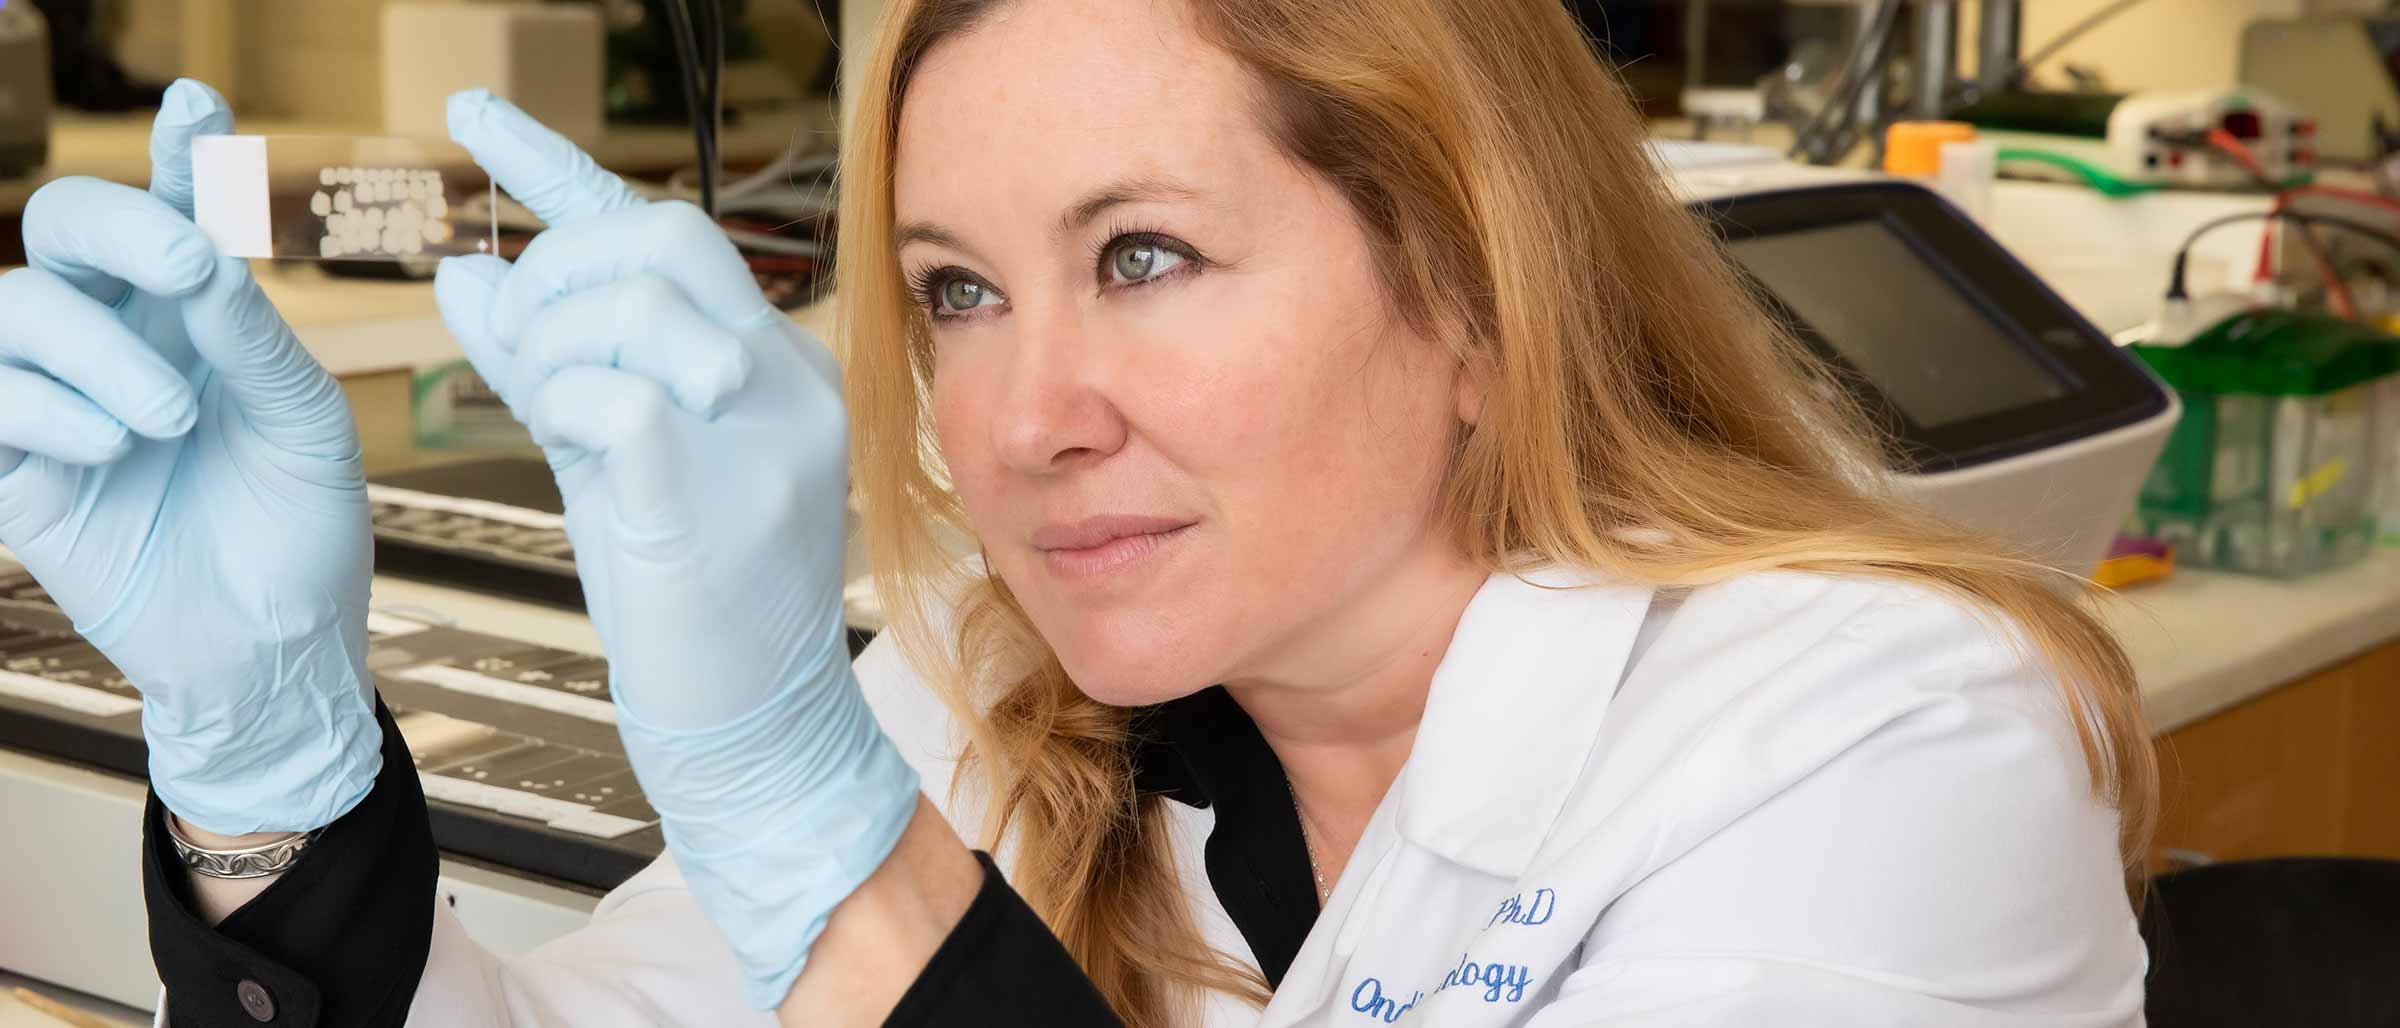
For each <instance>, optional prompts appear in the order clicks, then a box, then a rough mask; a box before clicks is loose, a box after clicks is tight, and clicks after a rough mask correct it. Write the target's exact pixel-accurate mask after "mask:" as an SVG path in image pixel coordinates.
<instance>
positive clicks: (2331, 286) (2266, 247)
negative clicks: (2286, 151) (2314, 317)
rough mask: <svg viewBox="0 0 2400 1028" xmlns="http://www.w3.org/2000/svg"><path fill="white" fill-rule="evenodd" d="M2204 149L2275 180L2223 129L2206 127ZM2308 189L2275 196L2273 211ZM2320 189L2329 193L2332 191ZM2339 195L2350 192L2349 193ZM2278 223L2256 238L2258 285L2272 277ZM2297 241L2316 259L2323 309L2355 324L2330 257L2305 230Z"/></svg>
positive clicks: (2351, 302) (2353, 303) (2351, 303)
mask: <svg viewBox="0 0 2400 1028" xmlns="http://www.w3.org/2000/svg"><path fill="white" fill-rule="evenodd" d="M2208 145H2210V146H2213V147H2216V148H2217V149H2219V150H2222V151H2224V152H2225V154H2226V155H2227V156H2229V157H2232V158H2233V160H2234V162H2235V163H2237V164H2240V165H2241V166H2242V169H2243V170H2244V171H2247V172H2249V173H2250V174H2251V175H2253V176H2255V177H2256V178H2258V180H2259V181H2262V182H2272V181H2274V180H2275V177H2274V176H2272V175H2269V174H2267V166H2266V164H2265V163H2263V162H2261V161H2260V160H2259V159H2258V155H2257V154H2255V153H2252V152H2250V147H2248V146H2247V145H2244V144H2243V142H2242V141H2241V140H2239V139H2236V138H2234V135H2233V133H2231V132H2227V131H2225V127H2224V126H2222V125H2212V126H2210V127H2209V130H2208ZM2310 188H2313V187H2308V186H2302V187H2299V188H2298V189H2287V190H2284V191H2283V192H2281V193H2277V194H2276V195H2275V206H2274V208H2273V209H2274V211H2275V212H2276V213H2278V214H2281V213H2282V212H2283V211H2284V209H2285V208H2287V207H2289V206H2290V205H2291V198H2292V195H2293V194H2294V193H2298V192H2300V191H2301V190H2303V189H2310ZM2324 188H2327V189H2331V188H2332V187H2324ZM2342 192H2350V190H2343V191H2342ZM2281 221H2282V219H2280V218H2277V219H2269V221H2268V224H2267V230H2266V231H2265V232H2264V233H2261V234H2260V236H2259V240H2258V267H2257V269H2256V270H2255V271H2254V272H2253V273H2252V274H2253V276H2254V277H2255V278H2256V279H2257V280H2259V281H2262V282H2263V281H2266V280H2268V279H2272V278H2274V277H2275V226H2276V225H2278V224H2280V223H2281ZM2300 238H2301V239H2302V240H2303V241H2305V242H2306V243H2307V244H2308V247H2309V253H2310V255H2311V256H2314V257H2315V258H2316V261H2317V271H2318V272H2319V273H2320V275H2322V277H2323V278H2324V280H2325V303H2326V305H2327V306H2330V307H2332V308H2333V313H2334V314H2335V315H2337V316H2339V317H2340V318H2342V319H2343V320H2344V321H2354V320H2357V318H2358V301H2357V300H2355V299H2353V298H2352V297H2351V296H2350V287H2349V286H2348V285H2346V284H2344V283H2343V282H2342V276H2341V273H2340V272H2338V271H2335V270H2334V267H2333V255H2332V254H2330V253H2327V252H2325V249H2324V247H2323V245H2322V244H2320V243H2319V242H2318V241H2317V237H2316V236H2315V235H2313V234H2311V233H2310V232H2308V231H2307V229H2306V227H2305V226H2303V227H2302V230H2301V232H2300Z"/></svg>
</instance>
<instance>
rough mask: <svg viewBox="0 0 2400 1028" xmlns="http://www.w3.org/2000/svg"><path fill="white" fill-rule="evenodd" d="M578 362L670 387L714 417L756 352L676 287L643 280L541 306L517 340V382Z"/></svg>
mask: <svg viewBox="0 0 2400 1028" xmlns="http://www.w3.org/2000/svg"><path fill="white" fill-rule="evenodd" d="M578 364H588V365H594V366H598V367H604V368H617V369H620V370H623V371H629V372H632V373H634V374H637V375H640V376H642V377H644V378H648V379H650V380H652V381H654V382H657V383H658V384H659V385H661V386H664V387H665V388H666V390H667V393H668V395H670V396H672V397H674V398H675V402H676V403H677V404H678V405H680V406H681V407H683V409H685V410H687V411H690V412H692V413H694V414H698V415H700V416H701V417H703V418H714V417H716V413H717V410H718V408H719V406H720V405H721V404H723V403H724V401H725V399H726V398H727V397H730V396H732V395H733V393H734V392H735V391H736V390H738V389H740V388H741V387H742V383H743V382H744V381H746V380H748V378H749V375H750V351H749V350H747V349H744V348H743V346H742V341H741V340H740V339H738V338H736V337H735V336H734V335H733V334H732V333H731V332H728V331H726V330H725V329H724V327H723V326H720V325H718V324H717V323H716V322H714V321H710V320H709V319H708V317H707V316H706V315H703V314H701V313H700V312H699V311H697V310H694V309H693V308H692V304H691V301H689V300H687V299H685V298H684V295H683V292H682V291H681V290H679V289H677V288H675V285H674V283H671V282H669V281H667V280H666V279H664V278H660V277H658V276H657V275H638V276H635V277H633V278H629V279H624V280H621V281H617V282H611V283H609V284H607V285H603V286H599V287H597V288H593V289H586V290H584V291H582V292H579V293H571V294H568V295H567V296H566V297H564V298H562V299H560V300H559V301H558V302H556V303H553V304H551V305H549V306H548V307H544V308H542V310H541V312H540V313H539V314H536V315H535V316H534V319H533V324H532V325H530V326H528V327H527V328H526V330H525V336H524V338H523V339H520V340H518V342H517V369H516V381H517V382H519V383H537V382H541V381H544V380H546V379H548V378H549V377H550V376H551V375H553V374H556V373H557V372H558V371H559V370H560V369H562V368H565V367H568V366H571V365H578Z"/></svg>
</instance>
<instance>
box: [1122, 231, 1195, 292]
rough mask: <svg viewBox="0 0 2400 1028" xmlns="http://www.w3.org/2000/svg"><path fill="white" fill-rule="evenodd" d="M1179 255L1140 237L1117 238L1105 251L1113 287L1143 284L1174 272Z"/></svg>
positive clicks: (1180, 260) (1179, 258)
mask: <svg viewBox="0 0 2400 1028" xmlns="http://www.w3.org/2000/svg"><path fill="white" fill-rule="evenodd" d="M1184 260H1185V258H1184V256H1183V255H1182V254H1179V253H1176V252H1175V251H1173V250H1170V249H1167V248H1166V247H1163V246H1160V245H1158V244H1157V243H1155V242H1153V241H1151V240H1149V239H1145V238H1140V237H1132V238H1124V239H1119V240H1118V241H1117V242H1116V243H1115V244H1113V245H1111V246H1110V247H1109V248H1108V260H1107V268H1108V276H1109V281H1110V282H1111V283H1113V284H1116V285H1131V284H1133V283H1136V282H1144V281H1148V280H1150V279H1153V278H1157V277H1158V276H1160V275H1163V274H1166V273H1167V272H1169V271H1172V270H1174V269H1175V268H1176V267H1177V266H1179V265H1181V264H1182V263H1183V262H1184Z"/></svg>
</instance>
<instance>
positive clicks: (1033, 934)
mask: <svg viewBox="0 0 2400 1028" xmlns="http://www.w3.org/2000/svg"><path fill="white" fill-rule="evenodd" d="M975 859H976V860H978V861H980V862H981V863H982V864H983V887H982V888H981V889H979V890H977V891H976V893H975V902H974V903H973V904H971V905H969V906H968V907H967V913H966V916H965V917H962V918H960V919H959V922H958V926H957V927H955V928H952V929H951V930H950V936H949V938H946V939H944V940H942V948H940V949H938V950H935V951H934V954H933V960H932V962H930V963H928V964H926V965H925V970H924V972H923V973H920V974H919V975H917V980H916V981H915V982H914V983H912V984H911V985H910V986H909V987H908V992H907V993H905V994H903V995H902V996H901V997H900V1005H899V1006H897V1007H894V1008H893V1009H892V1016H891V1017H890V1018H888V1019H886V1020H885V1021H884V1022H883V1024H884V1028H933V1026H946V1025H961V1024H974V1025H988V1026H995V1028H1010V1026H1016V1025H1024V1026H1037V1025H1038V1026H1042V1028H1124V1022H1123V1021H1120V1020H1118V1019H1117V1015H1116V1014H1115V1013H1113V1012H1111V1011H1110V1010H1109V1009H1108V1002H1107V1001H1106V1000H1103V999H1101V998H1100V991H1099V990H1098V989H1096V988H1094V987H1093V986H1092V980H1091V979H1090V978H1087V977H1085V976H1084V973H1083V969H1082V968H1081V967H1078V966H1076V964H1075V959H1074V958H1073V957H1070V956H1068V955H1067V948H1066V947H1065V946H1064V945H1061V944H1060V943H1059V941H1058V937H1057V936H1055V935H1052V934H1051V933H1050V926H1049V925H1046V924H1043V923H1042V919H1041V918H1040V917H1038V916H1036V915H1035V914H1034V912H1033V908H1032V907H1028V906H1026V905H1025V900H1024V899H1023V898H1022V897H1020V896H1018V895H1017V891H1016V890H1015V889H1012V888H1010V887H1009V885H1008V881H1007V880H1006V879H1004V878H1002V877H1001V876H1000V869H999V868H998V867H996V866H994V865H993V864H992V858H991V857H990V856H988V855H985V854H983V853H977V854H975Z"/></svg>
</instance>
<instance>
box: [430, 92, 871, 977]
mask: <svg viewBox="0 0 2400 1028" xmlns="http://www.w3.org/2000/svg"><path fill="white" fill-rule="evenodd" d="M449 115H450V134H451V136H452V137H453V138H455V139H457V140H458V142H459V143H460V144H462V145H464V146H465V147H467V149H468V150H470V151H472V152H473V153H474V155H475V159H476V161H477V162H478V163H480V164H482V165H483V167H484V168H485V169H486V170H488V171H490V172H491V173H492V176H493V178H495V179H496V180H498V181H499V183H500V185H501V186H502V187H503V188H505V189H507V190H508V192H509V194H510V195H511V196H513V197H515V198H516V199H517V200H518V201H519V202H521V203H524V204H525V205H526V206H527V207H529V208H531V209H532V210H533V211H534V212H535V213H536V214H538V215H540V216H541V217H542V218H543V219H544V220H545V221H548V222H549V223H550V225H551V228H550V229H549V231H547V232H544V233H543V234H542V235H541V236H539V237H538V238H536V239H534V241H533V243H532V244H531V245H530V246H528V247H526V250H525V253H524V254H523V256H521V257H520V258H519V259H518V260H517V262H516V264H515V265H514V266H513V267H512V266H510V265H509V264H507V263H505V262H503V261H501V260H499V259H498V258H496V257H486V256H473V257H456V258H451V259H449V260H446V261H444V262H443V263H442V268H441V273H440V276H439V278H437V279H436V281H435V292H436V295H437V296H438V298H439V300H440V303H441V309H442V316H443V318H444V319H445V320H446V321H447V322H448V323H449V325H450V330H451V331H452V332H453V333H455V334H456V335H457V336H458V339H459V342H460V344H461V345H462V346H464V347H465V349H466V351H467V356H468V358H469V359H470V360H472V361H473V362H474V364H475V367H476V369H477V370H478V371H479V372H481V373H482V375H483V377H484V379H485V380H486V381H487V382H489V383H490V384H491V385H492V387H493V388H494V389H495V390H497V391H498V392H499V393H500V396H501V398H502V399H503V400H505V401H506V402H507V403H508V405H509V407H510V409H511V410H513V411H515V412H516V413H517V416H518V417H519V419H521V420H523V421H524V422H525V423H526V425H527V426H528V427H529V428H531V429H532V431H533V437H534V440H535V441H536V442H538V443H540V444H541V446H542V448H543V450H544V452H546V453H547V454H548V455H549V459H550V466H551V468H552V470H554V471H555V472H556V473H557V476H558V486H559V492H560V493H561V494H562V495H563V496H564V497H565V499H566V518H567V535H568V537H569V538H570V539H571V540H572V541H573V543H574V545H575V563H576V569H577V572H578V573H579V574H580V575H581V576H582V579H583V586H584V596H585V598H586V601H587V602H588V604H589V605H590V609H591V615H592V622H593V625H594V627H596V628H597V629H598V630H599V633H600V640H601V643H602V645H603V646H604V647H605V648H606V650H607V652H608V658H609V668H610V678H611V683H610V685H611V688H612V690H613V691H614V692H615V695H616V703H617V727H618V730H619V732H620V733H621V734H622V735H623V736H624V738H625V749H626V752H627V754H628V755H629V756H630V757H631V758H632V761H633V769H634V773H635V774H636V776H637V777H639V778H640V780H641V783H642V790H643V792H644V793H646V794H647V795H648V797H649V799H650V804H651V806H653V807H654V808H656V809H657V810H658V812H659V815H660V817H661V819H662V820H663V822H664V827H665V829H666V836H667V842H668V845H669V846H670V847H671V848H672V850H673V852H674V854H675V858H676V861H677V863H678V864H680V865H681V867H682V869H683V873H684V877H685V878H686V879H687V880H688V881H689V882H690V884H691V888H692V894H693V896H694V897H695V898H697V899H698V900H699V902H700V905H701V908H702V909H703V910H705V911H706V912H707V913H708V915H709V917H710V919H711V920H712V921H714V922H715V923H716V925H717V927H718V929H719V930H721V931H723V932H724V933H725V935H726V937H727V939H728V940H729V941H730V942H731V943H732V945H733V948H734V952H735V954H736V955H737V956H738V957H739V958H740V960H741V963H742V968H743V971H744V974H745V979H746V981H745V990H744V995H745V997H746V998H747V999H748V1000H749V1002H750V1003H751V1005H753V1006H756V1007H759V1008H761V1009H766V1008H771V1007H773V1006H775V1005H776V1004H778V1003H780V1002H782V1000H783V997H784V994H785V993H786V992H787V991H789V989H790V988H791V984H792V980H793V979H794V978H796V977H798V975H799V973H800V970H801V967H802V965H803V963H804V962H805V960H806V957H807V954H808V948H809V946H810V945H811V944H812V943H813V942H814V941H815V940H816V938H817V936H818V935H819V934H820V933H821V932H823V930H824V927H825V922H826V919H827V918H828V917H829V916H830V915H831V914H832V912H833V909H834V907H835V906H837V905H839V904H840V903H841V901H842V900H843V899H844V898H846V897H848V896H849V895H850V893H851V892H852V891H854V890H855V889H857V887H858V886H859V884H860V883H861V882H864V881H865V880H866V878H867V876H868V875H870V874H872V873H873V872H874V871H875V869H876V868H877V867H878V866H880V865H881V864H882V863H883V860H884V858H885V857H886V856H888V855H890V853H891V851H892V848H893V846H894V845H896V844H897V843H898V841H899V838H900V833H901V830H902V829H904V828H905V827H907V824H908V819H909V815H910V814H911V812H913V810H914V809H915V806H916V801H917V776H916V774H915V772H914V771H912V770H911V769H910V768H909V766H908V765H907V763H906V762H904V761H903V760H902V759H901V758H900V755H899V753H898V751H897V750H895V749H894V748H893V747H892V745H891V742H890V741H889V740H888V739H886V738H885V737H884V735H883V732H882V730H881V729H879V728H878V727H877V726H876V724H875V718H874V715H873V713H872V712H871V711H869V710H868V708H867V705H866V700H865V698H864V697H863V696H862V695H861V694H860V692H859V688H858V683H857V681H856V680H855V679H853V678H852V677H851V674H850V653H849V648H848V645H847V641H846V635H845V631H844V628H843V624H842V557H843V549H844V545H843V544H844V535H845V532H844V521H845V517H846V506H845V502H844V501H845V499H846V498H847V495H848V490H849V432H848V424H847V420H846V415H845V414H844V412H843V409H842V401H841V388H840V372H839V370H838V368H837V367H836V365H835V364H834V361H833V357H832V354H831V353H829V352H827V351H826V349H825V347H824V346H823V345H822V344H820V343H818V342H817V341H816V340H815V339H813V338H811V337H810V336H809V335H808V334H807V333H805V332H802V331H801V330H800V329H799V328H798V327H796V326H794V325H793V324H792V323H791V321H790V320H789V319H787V318H785V317H784V316H783V315H782V314H781V313H780V312H778V311H776V310H775V308H774V307H773V306H771V305H769V304H768V303H767V301H766V298H765V297H763V296H762V295H760V293H759V290H758V285H757V283H756V281H755V280H753V279H752V278H751V277H750V272H749V269H748V267H747V266H746V265H745V264H744V262H743V261H742V258H741V255H740V254H739V253H737V252H736V251H735V250H734V248H733V245H732V244H731V243H730V242H728V241H727V240H726V238H725V235H724V233H723V232H721V231H720V230H718V228H717V227H716V226H715V225H714V224H713V223H711V222H710V221H709V219H708V217H707V216H706V215H704V214H702V213H701V212H700V211H699V210H698V209H697V208H695V207H693V206H691V205H690V204H684V203H656V204H652V203H645V202H644V201H642V200H641V199H640V198H638V197H636V196H634V195H633V194H632V193H631V192H629V191H628V190H627V189H626V188H625V185H624V183H623V182H620V181H619V180H618V179H617V178H616V177H615V176H613V175H610V174H609V173H607V172H605V171H602V170H601V169H600V168H599V167H598V166H596V165H595V164H593V163H592V160H591V159H590V158H589V157H586V156H585V155H584V154H583V153H582V152H581V151H579V150H577V149H576V148H575V147H574V146H573V145H572V144H570V143H568V142H567V141H566V140H565V139H562V138H560V137H559V136H558V135H557V134H555V133H553V132H551V131H550V130H549V129H546V128H544V127H542V126H541V125H539V124H537V123H535V122H534V121H533V120H532V119H531V118H528V117H526V116H525V115H524V114H523V113H522V112H520V111H518V110H517V109H516V108H514V107H512V106H509V105H508V104H507V103H506V102H505V101H502V100H500V99H498V98H496V97H493V96H492V95H491V94H489V93H485V92H482V91H474V92H468V93H461V94H459V95H458V96H455V97H452V98H451V101H450V111H449Z"/></svg>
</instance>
